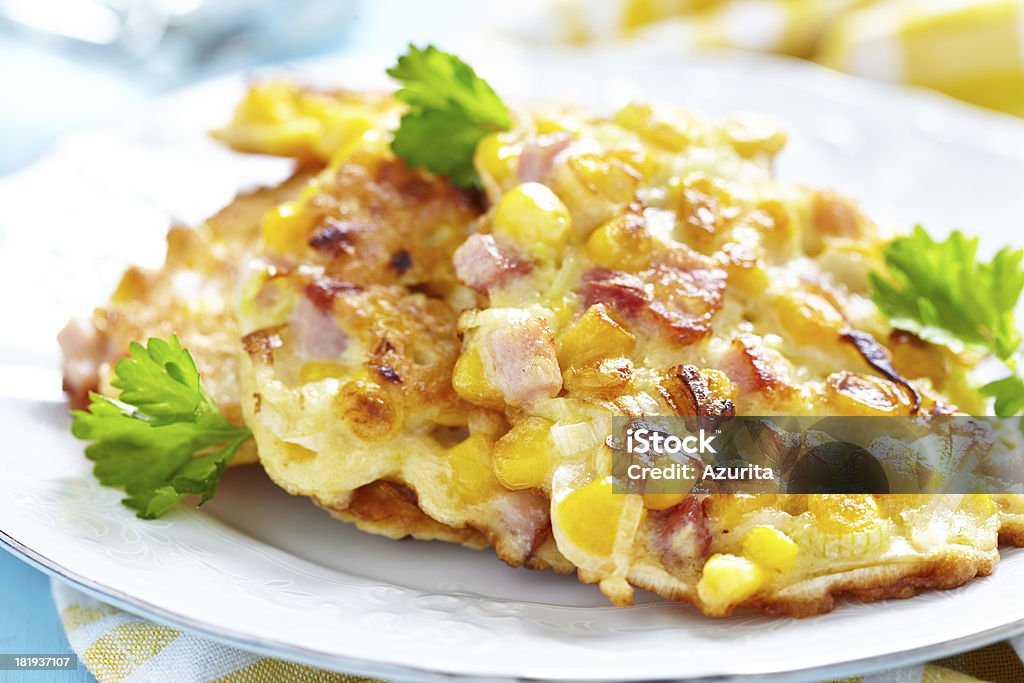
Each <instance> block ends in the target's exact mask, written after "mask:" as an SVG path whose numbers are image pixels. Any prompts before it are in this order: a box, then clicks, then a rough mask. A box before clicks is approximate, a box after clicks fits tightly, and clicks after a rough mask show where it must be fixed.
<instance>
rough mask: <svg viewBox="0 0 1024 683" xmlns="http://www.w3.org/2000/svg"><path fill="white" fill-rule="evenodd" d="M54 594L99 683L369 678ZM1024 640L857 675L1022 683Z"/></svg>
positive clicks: (917, 682)
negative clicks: (264, 654) (264, 653)
mask: <svg viewBox="0 0 1024 683" xmlns="http://www.w3.org/2000/svg"><path fill="white" fill-rule="evenodd" d="M53 598H54V602H55V603H56V604H57V610H58V612H59V613H60V619H61V621H62V622H63V623H64V630H65V631H66V632H67V636H68V641H70V643H71V647H72V648H73V649H74V651H75V652H76V653H77V654H78V657H79V659H80V660H81V661H82V663H83V664H85V666H86V667H88V669H89V671H91V672H92V674H93V675H94V676H96V678H97V679H98V680H99V681H100V683H117V682H119V681H125V682H131V683H206V682H208V681H216V682H218V683H288V682H291V681H295V682H296V683H314V682H315V683H356V682H368V681H370V680H371V679H366V678H360V677H358V676H351V675H349V674H341V673H334V672H330V671H324V670H322V669H316V668H313V667H309V666H304V665H302V664H294V663H291V662H285V661H281V660H277V659H271V658H267V657H261V656H259V655H255V654H251V653H248V652H245V651H244V650H239V649H236V648H233V647H228V646H227V645H221V644H220V643H215V642H212V641H209V640H206V639H204V638H200V637H197V636H193V635H189V634H188V633H183V632H181V631H178V630H177V629H173V628H170V627H167V626H161V625H159V624H154V623H153V622H151V621H147V620H146V619H142V618H139V617H136V616H134V615H132V614H129V613H127V612H123V611H121V610H119V609H117V608H116V607H111V606H110V605H106V604H104V603H102V602H98V601H96V600H93V599H92V598H90V597H88V596H86V595H84V594H83V593H81V592H79V591H76V590H74V589H72V588H69V587H68V586H66V585H65V584H63V583H60V582H59V581H54V582H53ZM1021 656H1024V638H1022V639H1020V640H1017V641H1014V642H1013V643H999V644H998V645H992V646H990V647H986V648H983V649H980V650H975V651H973V652H968V653H965V654H962V655H957V656H955V657H950V658H948V659H944V660H941V661H938V662H934V663H932V664H924V665H919V666H912V667H907V668H905V669H899V670H896V671H888V672H885V673H883V674H876V675H874V676H865V677H863V678H861V677H858V678H855V679H851V680H852V681H857V682H863V683H875V682H877V683H882V682H899V683H976V682H977V681H990V682H992V683H1019V682H1020V681H1024V664H1022V663H1021Z"/></svg>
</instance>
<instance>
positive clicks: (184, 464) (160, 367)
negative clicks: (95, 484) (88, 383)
mask: <svg viewBox="0 0 1024 683" xmlns="http://www.w3.org/2000/svg"><path fill="white" fill-rule="evenodd" d="M115 373H116V377H115V379H114V380H113V381H112V382H111V384H112V385H113V386H114V387H115V388H117V389H120V390H121V395H120V396H119V398H117V399H112V398H108V397H106V396H102V395H100V394H97V393H92V394H90V395H89V398H90V399H91V404H90V405H89V410H88V411H84V410H76V411H74V416H75V421H74V423H73V424H72V425H71V433H72V434H73V435H74V436H75V437H76V438H79V439H82V440H84V441H93V442H94V443H93V444H91V445H90V446H88V447H87V448H86V449H85V454H86V456H87V457H88V458H89V459H90V460H93V461H94V462H95V463H96V465H95V466H94V468H93V474H95V475H96V478H97V479H99V481H100V483H101V484H103V485H105V486H121V487H123V488H124V491H125V493H126V494H127V497H126V498H125V499H124V503H125V505H127V506H128V507H130V508H132V509H134V510H136V513H137V514H138V516H139V517H143V518H145V519H154V518H156V517H160V516H161V515H163V514H164V513H165V512H167V511H168V510H170V509H171V508H172V507H174V506H175V505H177V504H178V503H179V502H180V501H181V500H182V499H183V498H184V497H185V496H186V495H189V494H200V496H201V498H200V502H199V504H200V505H202V504H203V503H205V502H206V501H208V500H210V499H211V498H212V497H213V495H214V493H215V492H216V489H217V483H218V482H219V481H220V477H221V475H222V474H223V473H224V470H225V468H226V467H227V465H228V463H229V462H231V459H232V458H233V457H234V455H235V453H236V452H238V449H239V447H241V445H242V444H243V443H245V442H246V441H247V440H249V438H250V437H251V436H252V435H251V433H250V432H249V430H248V429H246V428H245V427H238V426H236V425H233V424H231V423H230V422H228V421H227V420H226V419H225V418H224V416H223V415H221V412H220V410H219V409H218V408H217V405H216V404H215V403H214V402H213V400H212V399H211V398H210V396H209V394H208V393H207V392H206V389H205V388H204V387H203V384H202V381H201V380H200V378H199V371H198V370H197V369H196V365H195V362H194V361H193V360H192V356H191V355H190V354H189V352H188V351H187V350H186V349H183V348H182V347H181V345H180V344H179V343H178V339H177V337H176V336H174V335H172V336H171V337H170V339H168V340H167V341H164V340H162V339H155V338H154V339H150V340H149V342H148V344H147V346H142V345H141V344H137V343H134V342H133V343H132V344H131V347H130V349H129V356H128V357H126V358H122V359H121V360H120V361H119V362H118V363H117V367H116V369H115Z"/></svg>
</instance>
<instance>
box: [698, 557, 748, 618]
mask: <svg viewBox="0 0 1024 683" xmlns="http://www.w3.org/2000/svg"><path fill="white" fill-rule="evenodd" d="M764 581H765V575H764V571H763V570H762V569H761V568H760V567H758V566H757V565H756V564H754V563H753V562H751V561H750V560H748V559H746V558H744V557H737V556H736V555H725V554H717V555H712V556H711V557H710V558H708V561H707V562H705V563H704V571H703V573H701V576H700V581H698V582H697V595H698V596H699V597H700V600H701V602H702V603H704V606H705V608H706V609H707V610H708V611H709V612H711V613H712V614H724V613H725V612H727V611H728V610H729V608H730V607H732V606H733V605H736V604H738V603H741V602H743V601H744V600H746V599H747V598H749V597H750V596H751V595H753V594H754V593H756V592H757V590H758V589H759V588H760V587H761V586H763V585H764Z"/></svg>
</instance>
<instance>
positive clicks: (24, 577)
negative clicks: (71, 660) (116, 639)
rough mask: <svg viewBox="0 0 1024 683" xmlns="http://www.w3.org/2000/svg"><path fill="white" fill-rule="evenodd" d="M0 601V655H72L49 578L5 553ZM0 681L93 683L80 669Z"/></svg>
mask: <svg viewBox="0 0 1024 683" xmlns="http://www.w3.org/2000/svg"><path fill="white" fill-rule="evenodd" d="M0 548H2V546H0ZM0 600H2V605H3V606H2V608H0V653H4V654H15V653H22V652H23V653H26V654H54V655H67V654H73V653H74V651H73V650H72V649H71V646H70V645H69V644H68V641H67V638H65V637H64V628H63V626H62V625H61V623H60V619H59V618H58V616H57V608H56V607H55V606H54V604H53V597H52V596H51V595H50V580H49V578H47V576H46V575H45V574H43V573H42V572H40V571H37V570H35V569H33V568H32V567H30V566H28V565H27V564H25V563H24V562H22V561H21V560H19V559H18V558H17V557H15V556H14V555H12V554H10V553H9V552H6V551H5V550H0ZM0 681H2V682H3V683H8V681H10V682H12V683H14V682H15V681H17V682H19V683H20V681H26V682H27V683H34V682H39V683H43V682H44V681H45V682H46V683H49V682H50V681H55V682H59V683H96V679H95V678H93V676H92V674H90V673H89V672H88V670H86V668H85V667H83V666H81V665H79V668H78V670H77V671H32V672H17V671H0Z"/></svg>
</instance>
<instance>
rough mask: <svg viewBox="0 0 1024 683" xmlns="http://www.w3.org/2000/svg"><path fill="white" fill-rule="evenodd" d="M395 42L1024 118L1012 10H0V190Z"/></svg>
mask: <svg viewBox="0 0 1024 683" xmlns="http://www.w3.org/2000/svg"><path fill="white" fill-rule="evenodd" d="M409 41H417V42H426V41H432V42H436V43H438V44H439V45H441V46H443V47H445V48H446V49H449V50H458V48H459V46H460V45H463V44H465V43H467V42H472V43H473V44H475V45H477V46H479V45H482V44H483V45H486V44H488V41H493V44H494V45H497V44H499V43H509V44H519V45H526V46H530V45H538V44H545V45H562V46H568V47H572V46H580V47H589V48H590V49H594V48H597V49H600V47H601V46H602V45H605V44H611V43H615V44H623V43H625V44H630V45H631V46H632V47H636V48H640V49H643V48H644V47H646V46H650V47H654V46H657V47H658V48H659V49H661V50H663V49H664V48H665V47H666V46H669V47H671V48H672V49H673V50H675V49H678V51H679V54H680V56H681V57H682V56H683V55H685V54H687V53H689V52H692V51H697V50H702V49H709V48H714V49H721V48H731V49H739V50H745V51H755V52H760V53H777V54H780V55H787V56H791V57H796V58H802V59H808V60H813V61H815V62H818V63H821V64H823V65H825V66H827V67H830V68H834V69H838V70H840V71H845V72H848V73H852V74H857V75H860V76H864V77H866V78H871V79H878V80H885V81H891V82H899V83H907V84H910V85H915V86H921V87H926V88H932V89H934V90H938V91H941V92H943V93H946V94H948V95H950V96H952V97H956V98H959V99H962V100H965V101H967V102H970V103H973V104H976V105H979V106H983V107H988V108H992V109H996V110H1001V111H1004V112H1007V113H1010V114H1014V115H1018V116H1024V0H518V1H517V2H468V1H458V0H440V1H427V0H0V175H3V174H8V173H10V172H12V171H14V170H17V169H18V168H21V167H23V166H24V165H26V164H28V163H30V162H31V161H32V160H33V159H36V158H38V157H39V155H41V154H42V153H43V152H44V150H45V149H46V148H47V146H48V145H49V144H51V143H52V141H53V140H55V139H56V138H57V137H58V136H59V135H61V134H62V133H65V132H67V131H69V130H72V129H75V128H79V127H82V126H86V125H88V124H90V123H93V122H97V121H101V120H103V119H105V118H110V117H112V116H115V115H116V114H118V113H119V112H122V111H124V110H126V109H129V108H131V107H132V106H133V105H135V104H138V103H140V102H143V101H145V100H147V99H151V98H153V97H156V96H158V95H160V94H163V93H165V92H168V91H171V90H173V89H176V88H180V87H183V86H185V85H188V84H191V83H194V82H197V81H200V80H203V79H207V78H211V77H213V76H216V75H218V74H223V73H227V72H232V71H238V70H246V69H252V68H257V67H259V66H260V65H264V64H268V63H277V62H281V61H287V60H295V59H299V58H302V57H307V56H313V55H322V54H332V53H352V52H361V53H375V54H379V53H391V54H393V53H395V52H396V51H398V50H399V49H400V48H401V47H402V46H403V45H404V44H405V43H406V42H409Z"/></svg>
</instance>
